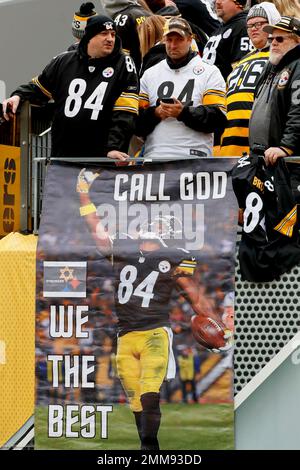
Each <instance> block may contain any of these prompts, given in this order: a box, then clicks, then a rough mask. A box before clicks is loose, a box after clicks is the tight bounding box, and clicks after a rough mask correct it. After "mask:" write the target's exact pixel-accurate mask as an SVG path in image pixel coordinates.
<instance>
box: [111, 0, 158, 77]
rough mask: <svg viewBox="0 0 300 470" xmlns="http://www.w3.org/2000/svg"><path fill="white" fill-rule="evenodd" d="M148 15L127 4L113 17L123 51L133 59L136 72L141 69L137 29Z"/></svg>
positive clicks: (138, 7)
mask: <svg viewBox="0 0 300 470" xmlns="http://www.w3.org/2000/svg"><path fill="white" fill-rule="evenodd" d="M150 15H151V13H150V12H149V11H146V10H144V9H143V8H142V7H141V6H140V5H130V4H129V5H128V6H127V7H126V8H124V9H123V10H121V11H119V12H118V13H117V14H116V15H114V16H113V20H114V22H115V25H116V28H117V34H118V35H119V36H120V38H121V41H122V47H123V50H124V52H125V53H127V54H130V56H131V57H132V58H133V60H134V62H135V65H136V68H137V70H138V71H139V70H140V67H141V62H142V57H141V52H140V40H139V36H138V33H137V28H138V26H139V25H140V24H141V23H142V22H143V21H145V18H147V16H150Z"/></svg>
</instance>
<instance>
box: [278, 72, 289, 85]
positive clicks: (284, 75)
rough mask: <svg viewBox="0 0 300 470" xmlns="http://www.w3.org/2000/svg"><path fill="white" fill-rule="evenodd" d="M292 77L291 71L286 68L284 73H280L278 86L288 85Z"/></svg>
mask: <svg viewBox="0 0 300 470" xmlns="http://www.w3.org/2000/svg"><path fill="white" fill-rule="evenodd" d="M289 78H290V72H289V71H288V70H284V71H283V72H282V74H281V75H280V79H279V82H278V88H283V87H285V86H286V84H287V82H288V81H289Z"/></svg>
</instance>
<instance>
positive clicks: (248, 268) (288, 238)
mask: <svg viewBox="0 0 300 470" xmlns="http://www.w3.org/2000/svg"><path fill="white" fill-rule="evenodd" d="M232 184H233V189H234V192H235V195H236V197H237V200H238V203H239V207H240V208H241V209H243V211H244V214H243V231H242V239H241V242H240V246H239V261H240V270H241V275H242V279H245V280H248V281H257V282H265V281H271V280H273V279H278V278H279V276H280V274H282V273H284V272H286V271H287V270H289V269H290V268H292V267H293V266H295V265H296V264H297V263H299V261H300V243H299V209H298V207H299V206H298V205H297V204H296V203H295V199H294V196H293V192H292V188H291V183H290V177H289V172H288V170H287V168H286V165H285V162H284V160H283V159H279V161H278V162H277V164H276V165H274V166H268V167H266V166H265V163H264V159H263V158H262V157H258V156H256V155H253V156H251V157H249V156H248V157H243V158H241V159H240V160H239V161H238V163H237V164H236V166H235V167H234V168H233V170H232Z"/></svg>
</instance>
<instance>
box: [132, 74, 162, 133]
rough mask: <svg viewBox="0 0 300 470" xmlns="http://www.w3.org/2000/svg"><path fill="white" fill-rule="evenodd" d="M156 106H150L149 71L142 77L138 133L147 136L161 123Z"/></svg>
mask: <svg viewBox="0 0 300 470" xmlns="http://www.w3.org/2000/svg"><path fill="white" fill-rule="evenodd" d="M155 109H156V106H150V100H149V93H148V85H147V73H146V72H145V73H144V75H143V76H142V78H141V88H140V96H139V117H138V120H137V126H136V135H137V136H139V137H144V138H146V137H147V135H149V134H151V132H153V130H154V128H155V126H157V124H159V123H160V119H159V118H158V117H157V116H155Z"/></svg>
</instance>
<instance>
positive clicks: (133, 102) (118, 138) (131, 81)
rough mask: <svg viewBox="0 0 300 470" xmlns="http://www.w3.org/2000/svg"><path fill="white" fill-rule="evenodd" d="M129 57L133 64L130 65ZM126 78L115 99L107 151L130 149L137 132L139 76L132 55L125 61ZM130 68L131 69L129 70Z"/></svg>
mask: <svg viewBox="0 0 300 470" xmlns="http://www.w3.org/2000/svg"><path fill="white" fill-rule="evenodd" d="M129 59H130V60H131V66H132V67H130V65H129V66H128V64H129ZM125 64H126V65H125V69H126V72H125V74H126V78H125V84H124V89H123V91H122V92H121V94H120V95H119V97H118V98H117V100H116V101H115V104H114V107H113V112H112V119H111V127H110V131H109V135H108V141H107V148H106V151H107V152H109V151H110V150H120V151H122V152H127V151H128V146H129V141H130V139H131V137H132V136H133V134H134V132H135V126H136V119H137V115H138V109H139V95H138V93H139V83H138V76H137V73H136V70H135V67H134V64H133V62H132V59H131V58H130V56H127V57H126V61H125ZM128 69H129V70H130V71H128Z"/></svg>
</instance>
